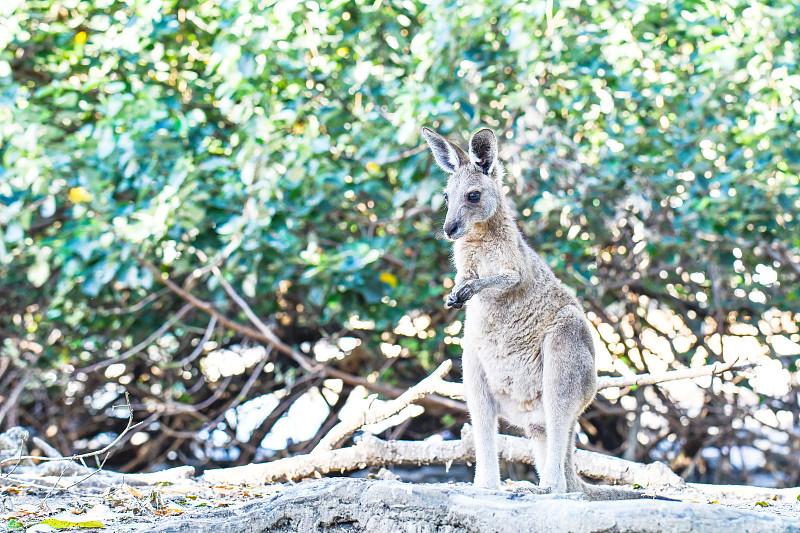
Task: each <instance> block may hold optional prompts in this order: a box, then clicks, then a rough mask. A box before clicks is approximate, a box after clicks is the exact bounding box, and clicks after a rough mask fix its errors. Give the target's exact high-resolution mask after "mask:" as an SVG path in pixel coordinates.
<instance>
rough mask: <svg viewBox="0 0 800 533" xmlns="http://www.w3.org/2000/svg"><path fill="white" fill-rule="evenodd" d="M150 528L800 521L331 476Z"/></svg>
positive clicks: (614, 527)
mask: <svg viewBox="0 0 800 533" xmlns="http://www.w3.org/2000/svg"><path fill="white" fill-rule="evenodd" d="M148 529H149V530H150V531H154V532H162V533H167V532H169V533H245V532H249V533H256V532H258V533H260V532H267V531H269V532H275V533H284V532H285V533H289V532H292V533H294V532H304V533H323V532H324V533H333V532H345V531H347V532H360V531H365V532H370V533H396V532H407V533H429V532H430V533H433V532H436V533H456V532H464V531H469V532H494V533H518V532H522V531H535V532H537V533H548V532H563V531H570V532H574V533H588V532H595V531H596V532H600V531H602V532H604V533H614V532H620V533H621V532H641V533H647V532H659V533H660V532H665V531H676V532H689V531H691V532H694V533H703V532H715V533H716V532H720V531H724V532H725V533H735V532H738V531H742V532H744V531H747V532H749V533H757V532H764V533H788V532H800V523H799V522H798V521H797V520H794V519H792V518H790V517H782V516H775V515H770V514H765V513H759V512H757V511H749V510H743V509H735V508H729V507H722V506H719V505H707V504H706V505H704V504H699V503H685V502H672V501H660V500H626V501H612V502H593V501H587V500H586V499H585V498H584V496H583V495H582V494H566V495H549V494H533V493H531V492H530V491H526V490H517V491H494V490H483V489H476V488H473V487H472V486H471V485H467V484H426V485H421V484H410V483H403V482H400V481H393V480H368V479H353V478H327V479H320V480H315V481H306V482H303V483H300V484H298V485H296V486H294V487H289V488H286V489H285V490H283V491H282V492H280V493H279V494H278V495H276V496H274V497H272V498H268V499H267V498H265V499H262V500H260V501H256V502H253V503H248V504H245V505H243V506H241V507H238V508H236V509H222V510H216V511H208V510H207V511H206V512H205V513H203V514H199V513H191V514H188V513H187V514H186V515H183V516H181V517H180V518H176V519H169V520H162V521H159V522H157V523H154V524H152V529H150V528H148ZM122 531H134V530H132V529H124V528H123V529H122Z"/></svg>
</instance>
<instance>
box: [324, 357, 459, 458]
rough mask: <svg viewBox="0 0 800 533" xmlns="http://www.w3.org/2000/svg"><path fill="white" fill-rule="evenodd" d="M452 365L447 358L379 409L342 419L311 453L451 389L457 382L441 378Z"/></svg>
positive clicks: (342, 440)
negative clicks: (426, 398) (431, 395)
mask: <svg viewBox="0 0 800 533" xmlns="http://www.w3.org/2000/svg"><path fill="white" fill-rule="evenodd" d="M452 367H453V362H452V361H450V360H449V359H448V360H446V361H445V362H443V363H442V364H441V365H439V368H437V369H436V370H434V371H433V373H432V374H431V375H430V376H428V377H426V378H425V379H423V380H422V381H420V382H419V383H417V384H416V385H414V386H413V387H411V388H410V389H408V390H407V391H406V392H404V393H403V394H401V395H400V396H398V397H397V398H396V399H394V400H391V401H389V402H387V403H386V404H385V405H383V406H382V407H381V408H380V409H369V408H368V409H366V410H365V411H364V412H362V413H361V414H359V415H358V416H356V417H353V418H351V419H349V420H344V421H342V422H341V423H340V424H338V425H336V426H335V427H334V428H333V429H332V430H331V431H330V432H329V433H328V434H327V435H326V436H325V437H324V438H323V439H322V440H321V441H320V443H319V444H318V445H317V446H316V448H314V450H313V452H312V453H320V452H325V451H329V450H332V449H334V448H338V447H339V446H340V445H341V444H342V442H344V440H345V439H346V438H347V437H349V436H350V435H352V434H353V433H355V432H356V431H358V429H359V428H361V427H362V426H365V425H369V424H376V423H378V422H382V421H383V420H386V419H387V418H389V417H390V416H394V415H396V414H397V413H399V412H400V411H402V410H403V409H405V408H406V407H408V406H409V405H411V404H412V403H414V402H416V401H417V400H419V399H421V398H423V397H424V396H427V395H428V394H434V393H440V392H441V391H442V390H443V389H445V390H449V389H451V388H452V387H451V386H452V385H457V384H456V383H453V382H448V381H444V380H443V379H442V378H443V377H444V376H445V375H447V373H448V372H449V371H450V369H451V368H452Z"/></svg>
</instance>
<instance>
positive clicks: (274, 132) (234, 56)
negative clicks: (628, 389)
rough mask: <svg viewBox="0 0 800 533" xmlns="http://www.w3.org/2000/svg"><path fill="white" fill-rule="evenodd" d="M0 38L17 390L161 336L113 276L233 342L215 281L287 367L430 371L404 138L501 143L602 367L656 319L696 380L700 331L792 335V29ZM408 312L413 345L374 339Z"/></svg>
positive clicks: (25, 22) (404, 20)
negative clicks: (314, 354)
mask: <svg viewBox="0 0 800 533" xmlns="http://www.w3.org/2000/svg"><path fill="white" fill-rule="evenodd" d="M0 28H3V29H2V31H0V207H2V211H0V280H2V281H0V294H1V295H2V299H3V305H2V309H0V328H2V329H3V331H4V334H5V333H6V332H13V334H8V335H5V336H6V337H7V339H6V341H5V345H4V346H3V347H2V348H0V349H1V350H3V353H5V354H6V355H10V356H13V357H14V358H15V359H16V360H18V361H24V362H20V364H22V365H35V366H39V367H41V368H55V369H68V370H69V369H71V368H80V367H83V366H86V365H88V364H89V363H91V362H96V361H99V360H103V359H105V358H107V357H111V356H114V355H117V354H119V353H121V352H123V351H124V350H126V349H127V348H130V347H131V346H133V345H135V344H136V343H137V342H139V341H141V340H142V339H144V338H146V337H147V336H148V335H149V334H150V333H152V332H153V331H154V330H155V329H157V328H158V327H159V326H161V325H162V324H163V323H164V322H165V320H166V318H167V317H169V316H172V315H174V313H175V311H176V309H177V308H178V307H179V305H181V303H182V302H180V299H179V298H177V297H175V296H174V295H171V294H166V293H160V294H159V297H158V299H157V301H156V303H152V304H148V305H150V306H152V310H151V311H148V309H149V308H143V309H144V310H142V308H138V307H137V308H132V307H131V306H134V305H135V304H136V303H137V302H142V301H143V299H144V298H146V297H147V296H148V295H150V294H154V293H156V292H157V291H159V290H161V289H162V284H161V282H160V280H158V279H157V277H154V276H153V275H152V274H151V273H150V271H148V270H147V269H146V268H144V267H143V266H142V265H141V264H140V263H139V262H138V261H137V259H136V257H135V255H134V252H136V253H138V254H141V255H142V256H143V257H144V258H145V260H147V261H149V262H151V263H153V264H156V265H157V266H158V268H159V269H160V270H161V271H162V272H164V275H165V276H167V275H168V276H169V278H171V279H174V280H176V282H179V284H180V283H184V282H186V283H187V286H189V287H190V288H191V291H192V293H193V294H196V295H197V296H198V297H200V298H202V299H204V300H205V301H207V302H210V303H212V304H213V305H214V306H215V307H217V308H218V309H219V310H220V311H222V312H223V313H224V314H227V315H228V316H230V317H232V318H238V319H239V320H240V321H242V322H246V319H245V318H244V316H243V315H241V314H240V311H239V309H238V308H237V307H236V306H235V305H233V304H232V303H230V302H229V301H228V299H227V296H226V295H225V292H224V290H223V288H222V287H221V286H220V285H219V284H218V282H217V281H216V280H215V279H214V278H213V277H208V276H207V272H206V276H205V277H202V278H201V279H200V280H189V277H190V275H191V274H192V272H194V271H195V269H197V268H199V267H201V266H203V265H204V264H207V263H209V262H219V264H220V269H221V270H222V273H223V275H224V276H225V278H226V279H228V280H229V281H231V282H232V283H233V284H234V286H235V287H237V289H238V290H240V291H241V293H242V294H243V295H244V296H245V297H246V298H247V299H248V301H249V302H250V304H251V305H252V307H253V309H254V310H255V311H256V313H257V314H258V315H259V316H262V317H271V318H272V319H274V321H275V322H276V324H277V325H279V326H281V327H283V329H282V330H281V333H282V336H283V338H284V339H285V340H287V341H288V342H289V343H291V344H294V345H300V344H301V343H302V342H304V341H310V342H312V343H313V342H314V341H316V340H317V339H319V338H320V337H322V336H326V335H330V334H346V333H347V332H350V334H354V335H357V336H358V337H360V338H361V339H362V341H363V342H364V347H366V348H368V349H369V351H370V353H372V354H374V355H373V356H372V358H371V359H370V360H369V361H367V362H366V363H364V365H363V366H362V367H361V368H360V369H359V371H361V372H362V373H364V374H366V373H369V372H372V371H373V370H376V369H377V368H380V367H381V365H383V363H384V362H385V359H384V358H383V356H382V355H381V354H380V351H379V348H378V347H379V343H380V342H381V341H387V342H393V343H396V344H400V345H402V346H404V347H405V348H406V349H407V350H408V353H409V354H411V355H412V356H416V357H419V361H420V362H422V363H423V364H424V366H426V367H430V366H434V365H435V364H436V362H437V361H439V360H440V359H441V358H442V357H443V356H444V355H445V353H446V352H448V351H449V352H450V353H449V355H456V354H457V353H458V351H457V350H455V349H453V346H454V345H450V344H445V343H444V342H443V340H442V339H443V334H442V332H441V327H442V326H445V325H447V324H448V323H449V322H450V321H452V319H453V317H452V316H449V315H446V314H445V313H443V312H442V311H441V307H442V305H441V302H442V299H443V297H444V296H445V295H446V294H447V292H449V290H448V289H447V288H446V284H445V280H446V278H447V277H450V276H452V272H451V267H450V264H449V261H448V254H449V245H448V244H446V243H444V242H441V241H438V240H437V239H436V238H435V235H436V233H437V232H438V231H439V225H440V223H441V221H442V219H443V211H442V200H441V197H440V189H441V187H442V185H443V180H444V176H443V175H442V173H441V172H440V171H438V170H437V169H436V168H435V167H433V168H432V166H431V158H430V156H429V154H428V153H427V151H426V150H424V146H422V141H421V139H420V137H419V134H418V132H419V128H420V126H421V125H423V124H427V125H429V126H431V127H434V128H436V129H437V130H439V131H441V132H442V133H445V134H448V135H450V136H451V138H452V139H454V140H460V141H461V142H464V141H465V140H466V138H467V134H468V132H470V131H474V130H476V129H477V128H478V127H480V126H482V125H488V126H490V127H492V128H494V130H495V131H496V132H497V133H498V134H499V135H501V136H502V137H501V156H503V157H504V159H505V160H506V161H507V162H508V165H507V167H508V171H509V172H508V185H509V191H510V195H511V197H512V198H513V199H514V201H515V203H516V205H517V207H518V210H519V212H520V222H521V224H522V225H523V227H524V229H525V230H526V233H527V234H528V236H529V238H530V239H531V241H532V243H533V244H534V246H535V247H536V248H537V249H538V250H539V251H540V252H541V253H542V254H543V255H544V256H545V257H546V258H547V259H548V260H549V261H550V263H551V265H552V266H553V268H554V269H555V270H556V272H557V274H558V275H559V276H561V277H562V279H564V280H565V281H566V282H567V284H568V285H570V286H572V287H574V288H575V289H576V290H577V291H578V293H579V295H580V296H582V297H583V298H584V299H585V301H586V302H587V308H588V310H590V311H591V312H592V315H590V316H593V317H595V318H596V321H605V322H607V323H609V324H612V325H613V327H614V329H615V330H616V332H617V334H618V338H617V339H616V340H611V341H609V348H610V350H611V351H612V353H614V354H615V355H618V356H620V357H621V358H624V360H625V361H626V362H627V364H630V365H635V364H636V361H638V360H639V359H638V358H636V357H633V356H631V354H630V353H629V351H630V349H631V343H626V342H625V341H626V340H631V339H635V338H638V337H639V336H640V335H641V333H642V332H643V331H644V330H651V331H655V333H656V334H657V335H660V336H664V337H666V338H669V337H670V335H671V334H669V333H668V332H662V331H658V330H657V329H656V328H654V327H652V325H650V324H648V323H647V321H646V310H647V309H649V308H652V307H653V306H656V307H659V308H662V309H667V310H671V311H673V312H675V313H676V314H677V315H679V316H680V317H681V318H682V319H683V321H684V323H685V324H686V326H687V327H688V328H689V330H690V331H691V334H693V335H694V337H695V338H696V340H697V342H695V343H694V346H693V347H692V348H694V349H697V348H702V349H704V350H705V351H706V353H707V356H709V357H712V358H716V357H719V356H720V354H719V350H714V349H713V348H712V347H710V346H709V345H708V342H707V341H708V336H709V335H712V334H713V333H714V332H718V333H725V332H727V331H728V328H729V327H730V325H731V324H733V323H746V324H751V325H758V324H759V320H761V319H762V317H763V316H764V313H765V312H767V311H768V310H770V309H772V308H777V309H779V310H781V311H786V312H790V313H800V301H798V296H797V295H798V292H797V289H796V287H797V282H798V273H799V272H800V271H798V267H797V259H796V258H797V257H798V255H800V182H799V181H798V173H799V172H800V148H799V147H800V118H799V117H800V104H798V102H800V70H798V54H799V53H800V50H798V46H797V44H796V43H798V42H800V35H798V28H800V13H798V11H797V9H796V7H795V5H794V4H793V3H792V2H778V3H777V4H776V3H769V4H762V3H757V2H756V3H753V2H749V1H748V2H744V1H737V0H727V1H717V2H704V1H697V2H695V1H690V2H679V3H670V2H668V3H666V4H664V3H659V2H633V3H628V4H626V6H625V7H620V6H616V5H615V4H613V3H612V2H610V1H608V0H598V1H594V2H586V3H584V2H564V3H560V4H558V5H556V6H555V8H554V9H553V11H552V12H548V11H547V8H546V3H544V2H538V3H537V2H532V3H529V2H508V1H501V0H487V1H484V2H449V1H440V2H433V3H424V2H418V1H404V2H390V3H381V2H377V3H376V2H372V1H369V2H367V1H363V0H354V1H341V0H336V1H331V2H321V3H318V2H316V1H308V2H289V1H278V2H269V1H254V0H242V1H236V2H233V1H221V2H200V3H195V2H189V1H184V0H164V1H162V2H147V1H135V0H133V1H124V2H123V1H114V0H103V1H88V0H42V1H37V2H20V1H18V0H12V1H10V2H9V1H6V2H5V3H4V4H3V6H2V7H0ZM119 308H122V309H123V311H124V310H127V312H121V311H120V309H119ZM407 313H421V314H422V315H425V316H427V315H429V316H430V317H431V329H432V330H433V331H431V332H430V333H431V334H427V333H426V334H425V335H421V336H420V337H419V338H406V337H403V336H402V335H401V336H400V337H401V338H400V339H399V340H398V335H396V334H394V333H393V332H392V330H393V328H394V327H395V325H396V324H397V323H398V321H399V320H400V318H401V317H403V315H405V314H407ZM354 316H357V317H358V318H359V319H360V320H362V321H372V322H374V326H371V325H370V326H361V327H362V328H364V327H366V329H357V330H356V331H353V329H354V326H353V321H352V320H351V318H352V317H354ZM790 316H791V315H790ZM207 320H208V318H207V317H206V316H205V315H204V314H203V313H200V312H196V313H192V314H190V315H188V318H186V319H185V320H183V321H179V322H178V323H177V325H176V326H175V330H174V331H173V334H174V337H172V340H173V341H174V342H160V343H159V346H160V349H161V352H162V353H163V354H165V355H164V361H162V360H159V359H158V358H156V359H155V360H154V361H151V362H152V363H156V364H162V363H163V364H166V363H165V360H168V359H179V358H181V357H183V356H185V355H186V353H188V352H190V351H191V350H192V346H189V345H188V343H187V342H184V341H183V340H182V336H183V335H185V334H187V333H189V332H194V331H195V329H196V327H198V326H199V327H205V325H206V324H207ZM773 333H778V331H774V332H773ZM771 334H772V333H769V335H771ZM224 335H225V337H224V338H225V339H230V338H231V337H232V335H233V332H231V331H227V330H226V331H225V333H224ZM757 335H759V336H761V337H762V338H766V336H767V335H768V334H767V333H765V332H764V330H763V329H760V330H759V332H758V333H757ZM176 339H177V340H176ZM115 341H118V342H116V344H115ZM26 343H28V344H26ZM29 343H35V345H36V346H38V347H39V348H38V350H36V349H34V350H33V351H31V349H30V346H32V345H31V344H29ZM26 346H27V348H26ZM633 346H634V347H636V346H637V344H636V343H635V342H634V343H633ZM694 349H693V350H691V351H689V350H687V349H677V348H675V349H674V351H675V354H676V356H679V357H682V358H684V359H685V360H688V359H689V358H690V357H691V356H692V355H693V354H694V353H695V351H694ZM26 354H27V355H26ZM31 354H33V355H31ZM47 375H50V374H47ZM196 375H197V374H196V373H195V374H194V376H196ZM43 379H45V378H43ZM47 379H50V381H47ZM47 379H46V381H47V383H49V384H53V383H55V381H54V380H53V379H52V378H47ZM188 388H190V386H186V387H183V388H181V387H177V386H176V385H174V384H172V385H169V386H167V387H165V390H166V391H167V392H165V393H164V394H173V393H174V394H175V395H176V396H180V394H182V391H185V390H186V389H188ZM180 397H183V396H180Z"/></svg>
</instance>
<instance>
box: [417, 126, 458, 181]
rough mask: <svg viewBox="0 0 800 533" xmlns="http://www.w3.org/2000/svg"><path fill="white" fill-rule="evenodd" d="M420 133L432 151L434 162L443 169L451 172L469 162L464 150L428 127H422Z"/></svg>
mask: <svg viewBox="0 0 800 533" xmlns="http://www.w3.org/2000/svg"><path fill="white" fill-rule="evenodd" d="M422 135H423V137H425V140H426V141H428V146H430V148H431V152H433V158H434V159H436V164H438V165H439V167H440V168H441V169H442V170H444V171H445V172H448V173H450V174H452V173H453V172H455V171H456V170H457V169H458V167H460V166H461V165H465V164H467V163H468V162H469V157H468V156H467V154H466V152H464V150H462V149H461V148H459V147H458V146H456V145H455V144H453V143H451V142H450V141H448V140H447V139H445V138H444V137H442V136H441V135H439V134H438V133H436V132H435V131H433V130H432V129H430V128H422Z"/></svg>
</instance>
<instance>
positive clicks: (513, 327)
mask: <svg viewBox="0 0 800 533" xmlns="http://www.w3.org/2000/svg"><path fill="white" fill-rule="evenodd" d="M422 134H423V135H424V137H425V140H426V141H427V142H428V146H430V149H431V151H432V152H433V157H434V158H435V159H436V163H437V164H438V165H439V167H441V168H442V170H444V171H445V172H447V173H448V174H449V175H450V176H449V178H448V180H447V187H446V189H445V190H446V192H445V200H446V202H447V217H446V219H445V223H444V233H445V234H446V235H447V238H449V239H450V240H452V241H454V244H453V255H454V262H455V266H456V269H457V273H456V277H455V284H454V286H453V291H452V292H451V293H450V296H449V297H448V298H447V302H446V304H445V305H446V306H447V307H454V308H461V307H462V306H463V305H464V304H467V302H469V303H468V304H467V310H466V319H465V323H464V337H463V340H462V346H463V350H464V353H463V371H464V385H465V389H466V395H467V406H468V408H469V412H470V417H471V418H472V423H473V426H474V434H475V454H476V464H475V485H477V486H479V487H488V488H497V487H499V485H500V468H499V462H498V456H497V446H496V435H497V417H498V416H502V417H503V418H504V419H506V420H507V421H508V422H509V423H511V424H513V425H515V426H518V427H519V428H521V429H522V430H523V431H524V432H525V433H526V434H527V435H528V436H529V437H530V438H531V442H532V446H533V452H534V460H535V463H536V469H537V472H538V473H539V479H540V486H541V487H542V488H545V489H548V490H550V491H551V492H554V493H561V492H567V491H569V492H574V491H581V492H587V491H588V487H589V486H588V485H586V484H585V483H583V481H581V480H580V478H579V477H578V475H577V474H576V472H575V468H574V465H573V450H574V441H575V424H576V422H577V419H578V416H579V415H580V414H581V413H582V412H583V411H584V409H586V407H587V406H588V405H589V404H590V403H591V402H592V399H593V398H594V395H595V392H596V390H597V372H596V370H595V354H594V346H593V342H592V337H591V334H590V332H589V328H588V324H587V322H586V318H585V317H584V314H583V310H582V308H581V305H580V303H579V302H578V300H577V299H576V298H575V297H574V296H573V295H572V294H571V293H570V292H569V291H568V290H567V289H566V288H565V287H564V285H563V284H562V283H561V282H560V281H559V280H558V279H556V277H555V275H554V274H553V272H552V270H550V268H549V267H548V265H547V263H545V261H544V260H543V259H542V258H541V257H540V256H539V255H537V254H536V252H534V251H533V249H532V248H531V247H530V245H528V243H527V242H526V241H525V238H524V237H523V235H522V233H521V232H520V231H519V229H518V228H517V224H516V222H515V220H514V216H513V214H512V212H511V209H510V208H509V206H508V205H507V203H506V198H505V194H504V193H503V174H504V169H503V165H502V164H501V163H500V161H498V159H497V139H496V137H495V135H494V133H493V132H492V131H491V130H489V129H482V130H480V131H478V132H477V133H475V134H474V135H473V136H472V138H471V139H470V141H469V151H468V152H465V151H464V150H462V149H461V148H459V147H458V146H457V145H455V144H453V143H452V142H450V141H448V140H447V139H445V138H444V137H442V136H441V135H439V134H438V133H436V132H435V131H433V130H431V129H429V128H423V129H422ZM597 488H599V487H597ZM623 497H624V496H623ZM628 497H630V496H628Z"/></svg>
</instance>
